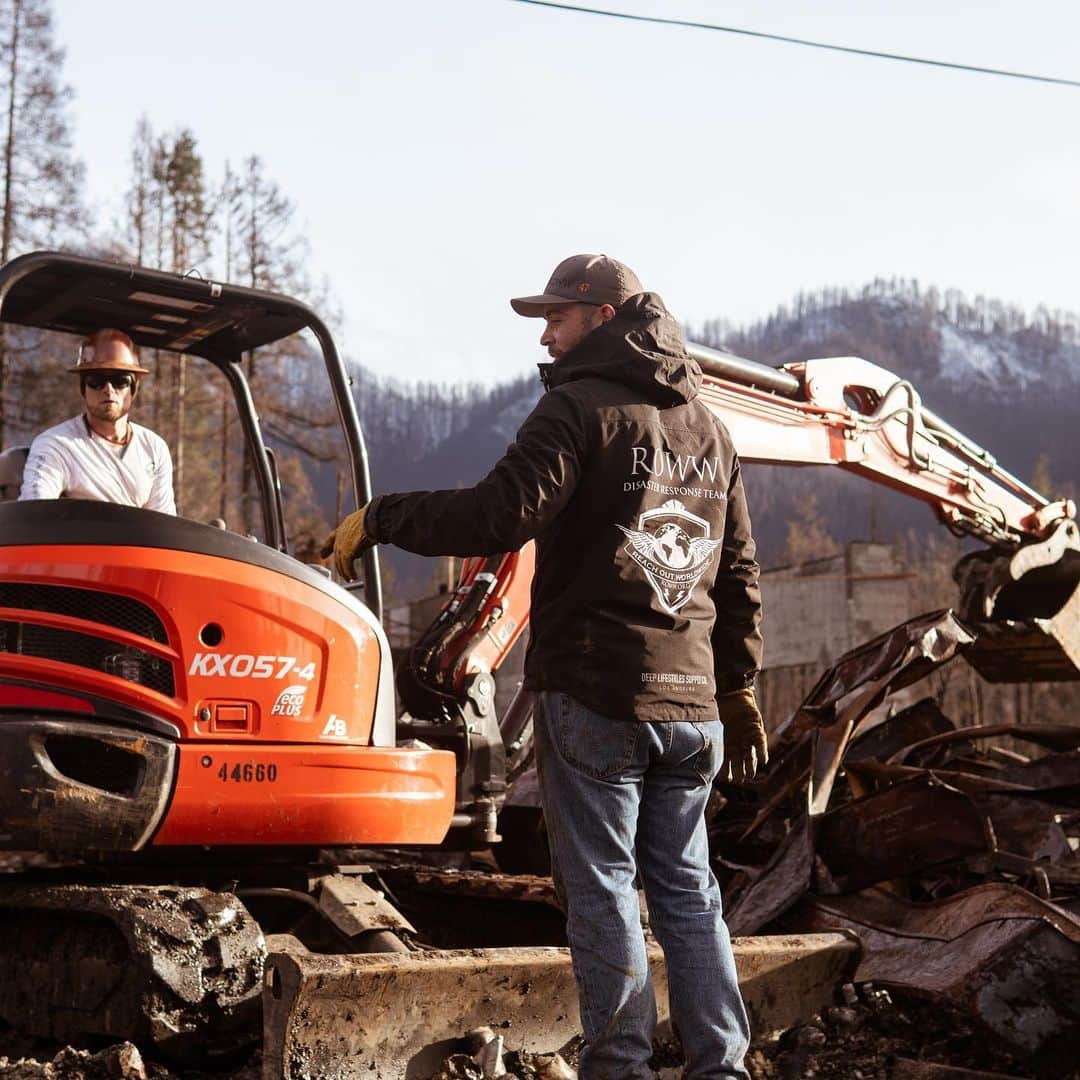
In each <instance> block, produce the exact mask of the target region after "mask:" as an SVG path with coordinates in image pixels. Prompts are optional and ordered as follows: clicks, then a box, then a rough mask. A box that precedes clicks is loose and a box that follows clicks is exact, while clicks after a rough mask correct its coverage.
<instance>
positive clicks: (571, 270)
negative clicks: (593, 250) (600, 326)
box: [510, 255, 645, 319]
mask: <svg viewBox="0 0 1080 1080" xmlns="http://www.w3.org/2000/svg"><path fill="white" fill-rule="evenodd" d="M644 291H645V290H644V288H643V287H642V285H641V282H640V281H639V280H638V276H637V274H635V273H634V271H633V270H631V269H630V267H629V266H627V265H626V264H625V263H621V262H619V261H618V260H617V259H611V258H608V256H607V255H571V256H570V258H569V259H563V261H562V262H561V263H559V265H558V266H556V267H555V269H554V271H552V274H551V278H550V280H549V281H548V283H547V286H546V287H545V289H544V291H543V292H542V293H540V294H539V295H537V296H516V297H514V299H513V300H511V301H510V306H511V307H512V308H513V309H514V310H515V311H516V312H517V313H518V314H519V315H524V316H525V317H526V318H528V319H536V318H542V317H543V314H544V308H546V307H549V306H550V305H551V304H595V305H597V307H599V306H600V305H601V304H610V305H611V306H612V307H614V308H617V307H619V306H620V305H621V304H622V303H623V302H624V301H626V300H629V299H630V297H631V296H637V294H638V293H640V292H644Z"/></svg>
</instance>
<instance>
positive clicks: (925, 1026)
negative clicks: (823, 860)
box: [0, 987, 1080, 1080]
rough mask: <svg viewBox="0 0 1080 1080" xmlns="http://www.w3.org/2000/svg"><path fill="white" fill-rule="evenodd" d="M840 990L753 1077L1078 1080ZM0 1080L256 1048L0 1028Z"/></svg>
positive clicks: (255, 1070)
mask: <svg viewBox="0 0 1080 1080" xmlns="http://www.w3.org/2000/svg"><path fill="white" fill-rule="evenodd" d="M846 995H847V1000H848V1001H850V1004H846V1003H842V1004H838V1005H834V1006H831V1007H829V1008H827V1009H826V1010H824V1013H823V1014H822V1015H821V1016H820V1017H818V1018H816V1019H815V1021H814V1022H813V1023H811V1024H808V1025H806V1026H803V1027H800V1028H796V1029H793V1030H791V1031H788V1032H785V1033H784V1035H783V1036H781V1038H780V1039H779V1040H777V1041H776V1042H773V1043H770V1044H768V1045H763V1046H757V1047H755V1048H754V1049H753V1050H752V1051H751V1053H750V1055H749V1058H748V1060H747V1068H748V1070H749V1072H750V1076H751V1078H752V1080H812V1078H819V1080H892V1078H893V1077H894V1076H896V1077H900V1076H904V1075H908V1076H911V1077H916V1076H930V1075H932V1073H929V1072H927V1071H925V1070H922V1071H920V1070H918V1068H917V1066H916V1067H913V1066H909V1065H905V1064H904V1063H905V1061H909V1062H924V1063H931V1062H933V1063H939V1064H941V1065H948V1066H951V1067H952V1068H953V1069H967V1070H972V1071H973V1072H972V1073H971V1074H969V1075H970V1076H971V1078H972V1080H974V1078H976V1077H986V1076H988V1075H990V1076H994V1077H1001V1078H1007V1077H1013V1078H1027V1080H1080V1063H1078V1062H1077V1061H1075V1060H1068V1061H1066V1060H1051V1061H1047V1062H1042V1063H1033V1062H1030V1061H1029V1062H1025V1061H1023V1060H1020V1059H1019V1058H1018V1057H1016V1056H1015V1055H1013V1054H1010V1053H1009V1052H1008V1050H1007V1049H1006V1048H1004V1047H1002V1046H1000V1045H997V1044H995V1043H994V1042H993V1041H992V1040H990V1039H989V1038H988V1037H987V1036H986V1034H985V1033H984V1032H981V1031H979V1030H977V1029H975V1028H974V1027H973V1026H972V1024H971V1023H970V1021H969V1020H968V1018H967V1017H965V1016H963V1015H960V1014H959V1013H957V1012H955V1011H954V1010H951V1009H949V1008H948V1007H947V1006H943V1005H942V1004H940V1003H934V1004H931V1003H927V1002H923V1001H919V1000H916V999H902V998H894V997H892V996H890V995H889V994H888V993H886V992H884V991H879V990H875V989H874V988H872V987H860V988H858V990H855V989H854V988H847V989H846ZM463 1060H465V1056H464V1055H461V1056H460V1057H458V1058H456V1059H454V1061H448V1062H447V1065H446V1067H444V1070H443V1071H442V1072H441V1073H440V1074H436V1075H437V1077H445V1078H446V1080H457V1078H466V1080H482V1077H483V1074H482V1072H480V1071H478V1070H477V1071H474V1070H473V1069H472V1068H470V1067H467V1066H463V1064H462V1061H463ZM503 1061H504V1065H505V1066H506V1067H507V1069H508V1072H507V1073H506V1076H507V1080H560V1078H562V1077H566V1076H568V1075H573V1073H572V1071H567V1070H565V1069H563V1068H562V1067H561V1066H560V1065H559V1063H554V1065H553V1063H551V1062H550V1061H549V1060H545V1059H544V1058H543V1057H542V1056H540V1055H537V1056H535V1057H531V1058H529V1057H527V1056H525V1055H517V1054H515V1053H513V1052H512V1051H511V1052H508V1053H506V1054H505V1055H504V1058H503ZM575 1064H576V1062H575V1061H574V1055H573V1054H571V1055H569V1065H570V1066H571V1068H572V1066H573V1065H575ZM653 1066H654V1069H655V1076H656V1078H657V1080H677V1078H678V1077H679V1076H680V1075H681V1068H680V1059H679V1055H678V1051H677V1048H676V1047H673V1046H659V1047H658V1048H657V1052H656V1055H655V1057H654V1060H653ZM913 1068H914V1071H912V1069H913ZM942 1075H943V1078H944V1076H945V1075H947V1074H942ZM963 1075H964V1074H962V1073H953V1074H952V1077H956V1078H957V1080H959V1077H961V1076H963ZM0 1080H261V1063H260V1061H259V1057H258V1054H257V1053H255V1054H253V1055H252V1056H251V1057H249V1058H248V1059H247V1060H244V1061H235V1062H233V1063H231V1065H230V1067H229V1068H227V1069H223V1070H220V1071H215V1072H208V1071H206V1070H197V1069H177V1068H169V1067H166V1066H164V1065H160V1064H157V1063H155V1062H152V1061H147V1060H145V1059H143V1058H142V1057H141V1055H140V1054H139V1052H138V1050H136V1049H135V1048H134V1047H132V1046H131V1045H130V1044H123V1045H120V1046H114V1047H107V1048H104V1049H98V1050H96V1052H93V1051H91V1050H90V1049H76V1048H72V1047H65V1048H57V1047H55V1046H52V1047H50V1046H46V1045H44V1044H40V1043H36V1044H35V1043H33V1042H29V1041H26V1040H20V1039H18V1038H17V1037H15V1036H14V1035H13V1034H11V1033H8V1034H7V1035H6V1036H3V1035H2V1034H0ZM433 1080H435V1078H433ZM950 1080H951V1077H950Z"/></svg>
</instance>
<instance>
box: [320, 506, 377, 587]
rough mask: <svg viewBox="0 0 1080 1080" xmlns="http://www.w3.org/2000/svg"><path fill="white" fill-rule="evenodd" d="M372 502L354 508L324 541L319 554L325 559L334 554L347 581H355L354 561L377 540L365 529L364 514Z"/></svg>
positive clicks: (336, 564) (339, 571) (340, 572)
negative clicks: (356, 508) (357, 508)
mask: <svg viewBox="0 0 1080 1080" xmlns="http://www.w3.org/2000/svg"><path fill="white" fill-rule="evenodd" d="M369 505H370V503H364V505H363V506H361V507H360V509H359V510H354V511H353V512H352V513H351V514H350V515H349V516H348V517H347V518H346V519H345V520H344V521H343V522H342V523H341V524H340V525H339V526H338V527H337V528H336V529H335V530H334V531H333V532H332V533H331V534H330V535H329V536H328V537H327V538H326V539H325V540H324V541H323V546H322V548H321V549H320V552H319V554H320V555H322V557H323V558H324V559H326V558H329V557H330V556H331V555H333V556H334V565H335V566H336V567H337V572H338V573H339V574H340V575H341V576H342V577H343V578H344V579H345V580H346V581H355V580H356V573H355V571H354V570H353V563H354V562H355V561H356V560H357V559H359V558H360V556H361V555H363V554H364V552H365V551H367V549H368V548H371V547H374V546H375V541H374V540H372V539H371V537H370V536H369V535H368V534H367V533H366V532H365V531H364V516H365V515H366V513H367V508H368V506H369Z"/></svg>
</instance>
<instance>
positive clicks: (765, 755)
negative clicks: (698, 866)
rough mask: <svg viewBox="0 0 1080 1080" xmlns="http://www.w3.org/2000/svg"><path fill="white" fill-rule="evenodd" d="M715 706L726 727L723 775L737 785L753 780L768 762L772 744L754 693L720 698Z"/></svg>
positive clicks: (744, 691) (732, 694) (745, 692)
mask: <svg viewBox="0 0 1080 1080" xmlns="http://www.w3.org/2000/svg"><path fill="white" fill-rule="evenodd" d="M716 706H717V708H718V709H719V711H720V720H721V722H722V723H723V725H724V765H723V768H722V769H721V770H720V775H721V776H722V777H723V778H724V779H725V780H728V781H731V782H732V783H735V784H741V783H743V782H745V781H746V780H753V778H754V774H755V773H756V772H757V771H758V769H761V768H764V766H765V764H766V762H767V761H768V760H769V740H768V739H767V738H766V736H765V724H764V722H763V721H762V719H761V712H760V711H759V710H758V707H757V701H755V699H754V691H753V690H751V689H747V690H733V691H731V693H728V694H717V695H716Z"/></svg>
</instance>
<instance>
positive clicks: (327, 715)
mask: <svg viewBox="0 0 1080 1080" xmlns="http://www.w3.org/2000/svg"><path fill="white" fill-rule="evenodd" d="M0 319H2V320H3V322H5V323H7V324H12V325H15V326H28V327H36V328H40V329H43V330H49V331H56V332H60V333H67V334H72V335H75V337H73V342H74V341H76V340H77V339H78V337H82V336H85V335H87V334H89V333H91V332H93V331H94V330H96V329H99V328H101V327H103V326H110V327H116V328H118V329H122V330H124V331H125V332H126V333H128V334H129V335H130V336H131V337H132V339H133V340H134V341H135V343H136V344H137V345H139V346H141V347H143V348H152V349H158V350H168V351H171V352H173V353H178V354H183V355H184V356H187V357H190V358H193V359H194V358H198V359H199V360H201V361H204V362H206V363H209V364H211V365H213V367H215V368H216V369H217V370H218V371H219V372H220V373H221V374H222V375H223V376H224V379H225V383H226V385H227V386H228V387H229V389H230V390H231V395H232V399H233V402H234V404H235V408H236V414H237V416H238V418H239V422H240V426H241V428H242V430H243V433H244V436H245V441H246V446H247V450H248V458H249V460H250V462H251V463H252V468H253V473H254V481H255V486H256V488H257V491H258V494H259V496H260V503H261V527H260V531H261V534H262V539H261V540H255V539H254V538H252V537H249V536H244V535H240V534H238V533H234V532H230V531H228V530H223V529H221V528H216V527H213V526H212V525H207V524H203V523H200V522H197V521H192V520H186V519H184V518H179V517H173V516H171V515H166V514H160V513H156V512H153V511H149V510H140V509H135V508H132V507H127V506H117V505H111V504H108V503H103V502H90V501H85V500H69V499H60V500H49V501H37V502H15V501H6V502H0V847H4V848H7V849H16V850H42V849H43V850H53V851H69V852H91V851H104V852H137V851H143V850H147V849H153V848H163V847H165V848H170V847H188V846H199V847H225V848H228V847H232V846H237V845H240V846H245V847H246V846H265V845H275V846H290V847H296V848H317V847H320V846H328V845H344V844H357V845H360V844H363V845H369V844H394V845H405V844H435V843H438V842H440V841H441V840H442V839H443V837H444V836H445V834H446V832H447V830H448V828H449V826H450V823H451V819H452V816H453V813H454V802H455V774H456V768H455V758H454V754H453V753H452V752H449V751H446V750H439V749H433V748H431V747H430V746H428V745H423V744H419V743H413V744H412V745H411V746H408V747H405V748H402V747H399V746H398V745H397V732H396V718H395V705H394V691H393V681H392V673H391V665H390V650H389V646H388V643H387V639H386V636H385V634H384V632H383V629H382V626H381V623H380V616H381V610H380V609H381V602H382V600H381V590H380V579H379V570H378V562H377V554H376V553H375V552H374V551H371V552H368V553H367V554H366V555H365V557H364V564H363V581H364V586H363V593H362V599H361V598H360V597H358V596H357V595H356V593H355V592H353V591H350V590H348V589H346V588H345V587H343V586H341V585H339V584H337V583H335V582H334V581H332V580H330V579H329V578H328V577H327V575H326V574H325V572H324V571H323V570H322V568H321V567H312V566H309V565H305V564H304V563H302V562H300V561H298V560H297V559H295V558H294V557H293V556H292V555H290V554H289V553H288V550H287V547H288V545H287V534H286V523H285V520H284V514H283V510H282V499H281V490H280V482H279V477H278V474H277V470H276V467H275V461H274V456H273V453H272V450H271V449H270V448H269V447H268V446H267V445H266V443H265V442H264V440H263V435H262V431H261V429H260V425H259V420H258V416H257V414H256V410H255V405H254V402H253V400H252V394H251V390H250V387H249V385H248V381H247V379H246V378H245V375H244V369H243V366H242V363H241V361H242V358H243V356H244V354H245V353H248V352H250V351H251V350H255V349H258V348H260V347H262V346H266V345H269V344H271V343H273V342H276V341H279V340H280V339H282V338H285V337H288V336H290V335H292V334H296V333H298V332H299V331H302V330H308V331H310V333H311V335H312V336H313V337H314V339H315V341H316V342H317V344H318V346H319V349H320V351H321V354H322V360H323V362H324V364H325V369H326V374H327V377H328V380H329V384H330V388H331V391H332V394H333V400H334V402H335V405H336V409H337V414H338V417H339V420H340V425H341V430H342V433H343V436H344V441H345V446H346V450H347V455H348V460H349V473H350V480H351V485H352V493H353V496H354V498H355V500H356V502H357V505H359V504H361V503H363V502H366V501H367V500H368V498H370V481H369V475H368V466H367V458H366V454H365V448H364V442H363V438H362V435H361V431H360V426H359V422H358V419H357V413H356V408H355V405H354V402H353V399H352V396H351V393H350V390H349V382H350V380H349V377H348V374H347V372H346V370H345V367H344V365H343V363H342V361H341V358H340V356H339V355H338V352H337V350H336V348H335V345H334V342H333V339H332V337H331V335H330V333H329V331H328V329H327V328H326V326H325V324H324V323H323V322H322V321H321V320H320V319H319V318H318V316H317V315H316V314H315V313H314V312H313V311H311V310H310V309H309V308H308V307H306V306H305V305H304V304H302V303H300V302H298V301H296V300H293V299H290V298H288V297H285V296H281V295H276V294H273V293H269V292H263V291H259V290H255V289H246V288H242V287H238V286H233V285H228V284H220V283H217V282H212V281H206V280H203V279H201V278H197V277H190V276H189V277H181V276H178V275H174V274H168V273H162V272H159V271H154V270H147V269H142V268H138V267H129V266H119V265H115V264H113V263H108V262H103V261H99V260H94V259H87V258H81V257H76V256H72V255H65V254H57V253H51V252H38V253H33V254H29V255H25V256H23V257H21V258H18V259H15V260H14V261H12V262H10V263H8V264H7V265H5V266H4V267H3V268H0Z"/></svg>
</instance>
